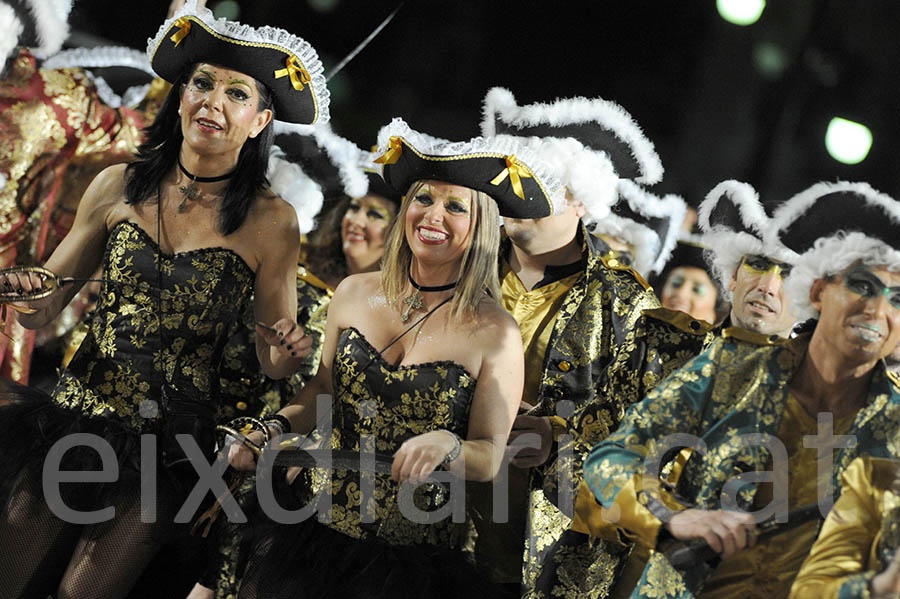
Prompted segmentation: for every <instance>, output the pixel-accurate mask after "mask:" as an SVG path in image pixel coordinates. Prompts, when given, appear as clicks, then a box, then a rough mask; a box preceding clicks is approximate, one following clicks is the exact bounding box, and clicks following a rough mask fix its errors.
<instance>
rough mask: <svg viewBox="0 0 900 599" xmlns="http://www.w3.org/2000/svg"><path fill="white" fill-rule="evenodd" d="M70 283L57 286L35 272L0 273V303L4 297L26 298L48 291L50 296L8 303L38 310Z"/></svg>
mask: <svg viewBox="0 0 900 599" xmlns="http://www.w3.org/2000/svg"><path fill="white" fill-rule="evenodd" d="M69 284H71V283H63V284H62V285H57V284H56V283H55V281H47V279H46V278H45V277H44V276H43V275H41V274H39V273H37V272H7V273H3V272H0V302H3V301H4V297H5V298H7V299H9V298H11V297H15V296H23V295H24V296H27V295H30V294H34V293H37V292H40V291H48V290H49V291H50V294H49V295H47V296H45V297H43V298H40V299H37V298H36V299H24V300H19V301H18V302H8V303H10V305H12V306H16V307H21V308H25V309H40V308H42V307H43V306H44V305H46V304H49V303H50V302H51V301H52V299H51V298H52V297H53V296H54V295H55V294H56V293H58V292H59V291H61V290H62V289H64V288H65V287H66V286H68V285H69Z"/></svg>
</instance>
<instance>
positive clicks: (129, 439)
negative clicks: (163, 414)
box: [0, 381, 197, 511]
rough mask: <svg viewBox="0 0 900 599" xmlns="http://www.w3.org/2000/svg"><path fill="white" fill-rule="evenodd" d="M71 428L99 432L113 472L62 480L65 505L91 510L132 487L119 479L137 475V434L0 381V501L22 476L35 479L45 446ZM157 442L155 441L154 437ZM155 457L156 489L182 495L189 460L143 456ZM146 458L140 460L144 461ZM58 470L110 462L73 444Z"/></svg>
mask: <svg viewBox="0 0 900 599" xmlns="http://www.w3.org/2000/svg"><path fill="white" fill-rule="evenodd" d="M73 434H89V435H95V436H97V437H100V438H101V439H102V440H103V441H104V442H105V443H106V444H108V445H109V447H110V448H112V451H113V453H114V454H115V459H116V465H117V468H118V474H119V476H117V477H116V479H115V480H113V481H110V482H63V483H61V484H60V485H59V489H60V496H61V498H62V500H63V501H64V502H65V504H66V506H67V507H70V508H72V509H73V510H77V511H92V510H97V509H101V508H103V507H106V506H109V505H115V504H116V503H117V502H118V500H119V498H120V497H121V496H122V494H123V493H133V492H134V491H135V489H133V488H131V487H133V486H134V485H133V484H132V485H125V484H123V481H124V480H131V481H134V480H139V478H140V469H141V466H142V456H141V436H140V433H139V432H138V431H135V430H133V429H131V428H129V427H127V426H125V425H124V424H123V423H122V422H119V421H117V420H115V419H112V418H105V417H101V416H91V415H88V414H85V413H84V412H81V411H79V410H73V409H70V408H66V407H63V406H61V405H59V404H57V403H56V402H54V401H53V399H52V398H51V397H50V396H49V395H48V394H46V393H44V392H42V391H39V390H36V389H32V388H29V387H25V386H22V385H18V384H16V383H11V382H9V381H2V382H0V507H5V506H6V504H7V503H8V501H9V499H10V494H11V493H12V492H13V489H14V488H15V486H16V485H17V484H18V483H19V481H20V480H21V479H22V477H23V476H31V477H37V478H36V479H35V480H41V477H42V476H43V474H44V468H45V463H46V462H47V456H48V453H49V452H50V450H51V448H53V446H54V445H55V444H56V443H57V442H58V441H60V440H61V439H63V438H65V437H67V436H69V435H73ZM157 447H159V443H157ZM146 459H148V460H150V461H155V462H156V464H155V465H156V473H157V489H158V490H159V492H165V493H169V494H170V496H169V497H168V500H169V501H171V500H172V499H173V497H172V495H171V494H175V495H180V496H186V494H187V492H189V491H190V489H191V488H192V486H193V484H194V482H195V481H196V479H197V477H196V474H195V473H194V470H193V468H192V467H191V466H190V465H189V464H184V465H183V466H179V467H178V468H170V467H167V466H166V464H165V461H164V460H163V459H162V457H161V455H160V454H159V453H158V452H157V454H155V455H152V456H149V457H148V458H146ZM144 463H146V462H144ZM58 464H59V465H58V467H57V469H58V470H60V471H67V470H68V471H78V472H90V471H100V470H104V469H106V470H107V471H108V470H109V468H110V465H109V464H105V465H104V463H103V461H102V457H101V455H100V453H98V452H97V451H96V450H95V449H93V448H92V447H89V446H86V445H75V446H74V447H71V448H70V449H68V450H67V451H66V452H65V453H64V454H62V455H61V456H59V461H58Z"/></svg>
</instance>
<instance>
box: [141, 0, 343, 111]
mask: <svg viewBox="0 0 900 599" xmlns="http://www.w3.org/2000/svg"><path fill="white" fill-rule="evenodd" d="M186 15H192V16H195V17H197V18H198V19H200V20H202V21H203V22H204V23H206V25H207V26H208V27H209V28H210V29H212V30H213V31H215V32H216V33H219V34H221V35H223V36H225V37H230V38H232V39H238V40H242V41H245V42H250V43H251V44H252V43H261V44H274V45H276V46H280V47H282V48H284V49H285V50H288V51H290V52H292V53H293V54H294V55H295V56H296V57H297V58H298V59H299V60H300V62H301V63H302V64H303V67H304V69H306V72H307V73H309V77H310V82H309V85H311V86H312V89H313V90H315V91H314V94H313V95H314V96H315V99H316V103H317V104H318V109H319V117H318V120H317V121H316V122H317V123H319V124H324V123H327V122H328V121H329V119H330V118H331V117H330V114H329V110H328V106H329V103H330V101H331V100H330V99H331V93H330V92H329V91H328V86H327V85H326V82H325V67H324V66H323V65H322V61H321V60H319V55H318V54H316V51H315V49H314V48H313V47H312V46H311V45H310V43H309V42H307V41H306V40H304V39H303V38H300V37H297V36H296V35H293V34H292V33H289V32H287V31H285V30H284V29H279V28H277V27H268V26H265V27H251V26H250V25H242V24H241V23H238V22H236V21H229V20H227V19H224V18H223V19H216V18H215V15H213V13H212V11H211V10H209V9H208V8H206V7H203V8H201V7H199V6H197V0H187V2H185V3H184V5H183V6H182V7H181V8H180V9H178V11H176V12H175V14H174V15H173V16H172V17H171V18H169V19H166V21H165V22H164V23H163V24H162V25H161V26H160V27H159V31H157V33H156V35H155V36H153V37H152V38H149V39H147V57H148V60H149V59H150V57H151V56H153V52H154V50H156V47H157V46H158V45H159V44H160V43H161V42H162V40H163V37H165V35H166V32H168V31H169V28H170V27H171V26H172V24H173V23H175V21H177V20H178V19H180V18H181V17H183V16H186Z"/></svg>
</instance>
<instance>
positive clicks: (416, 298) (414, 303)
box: [400, 273, 459, 322]
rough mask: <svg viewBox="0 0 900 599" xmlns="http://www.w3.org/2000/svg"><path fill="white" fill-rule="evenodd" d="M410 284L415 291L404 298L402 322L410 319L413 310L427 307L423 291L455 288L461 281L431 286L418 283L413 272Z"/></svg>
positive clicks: (410, 275) (410, 276)
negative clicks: (423, 299)
mask: <svg viewBox="0 0 900 599" xmlns="http://www.w3.org/2000/svg"><path fill="white" fill-rule="evenodd" d="M408 276H409V284H410V285H412V286H413V287H415V289H416V290H415V292H414V293H413V294H412V295H411V296H409V297H407V298H404V299H403V303H404V304H406V309H405V310H404V311H403V313H402V314H401V315H400V322H406V321H407V320H409V314H410V312H412V311H413V310H421V309H422V308H424V307H425V303H424V302H423V301H422V293H423V292H424V293H428V292H429V291H447V290H448V289H453V288H454V287H456V284H457V283H458V282H459V281H453V282H452V283H447V284H446V285H435V286H434V287H429V286H428V285H419V284H418V283H416V281H415V279H413V278H412V273H409V275H408Z"/></svg>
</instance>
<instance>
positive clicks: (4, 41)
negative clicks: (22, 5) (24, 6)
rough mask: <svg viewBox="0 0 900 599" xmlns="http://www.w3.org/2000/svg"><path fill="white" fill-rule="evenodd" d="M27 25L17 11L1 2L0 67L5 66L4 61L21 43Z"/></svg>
mask: <svg viewBox="0 0 900 599" xmlns="http://www.w3.org/2000/svg"><path fill="white" fill-rule="evenodd" d="M24 29H25V27H24V26H23V25H22V22H21V21H20V20H19V18H18V17H17V16H16V11H14V10H13V8H12V7H11V6H10V5H9V4H6V3H5V2H3V3H0V31H2V32H3V36H2V37H0V69H2V68H3V62H2V61H5V60H6V59H7V58H9V56H10V55H11V54H12V52H13V50H14V49H15V48H16V46H18V45H19V36H20V35H22V31H24Z"/></svg>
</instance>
